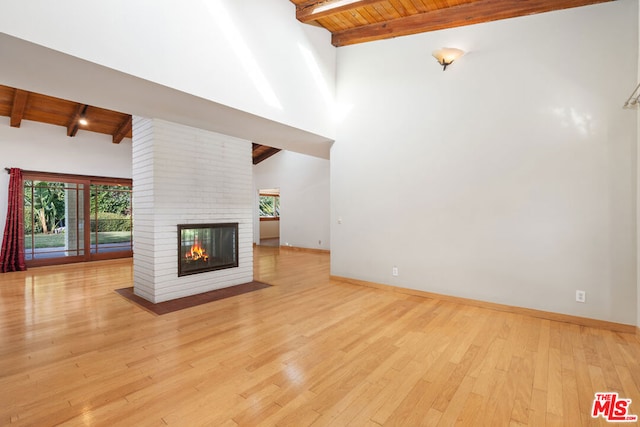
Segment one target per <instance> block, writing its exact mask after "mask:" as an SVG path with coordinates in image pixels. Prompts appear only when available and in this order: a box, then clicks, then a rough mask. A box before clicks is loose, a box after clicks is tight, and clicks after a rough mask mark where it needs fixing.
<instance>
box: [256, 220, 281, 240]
mask: <svg viewBox="0 0 640 427" xmlns="http://www.w3.org/2000/svg"><path fill="white" fill-rule="evenodd" d="M279 237H280V221H260V239H277V238H279Z"/></svg>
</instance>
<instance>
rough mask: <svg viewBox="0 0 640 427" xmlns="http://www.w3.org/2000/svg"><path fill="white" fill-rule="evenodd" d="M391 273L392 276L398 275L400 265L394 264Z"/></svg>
mask: <svg viewBox="0 0 640 427" xmlns="http://www.w3.org/2000/svg"><path fill="white" fill-rule="evenodd" d="M391 275H392V276H397V275H398V267H396V266H393V268H392V269H391Z"/></svg>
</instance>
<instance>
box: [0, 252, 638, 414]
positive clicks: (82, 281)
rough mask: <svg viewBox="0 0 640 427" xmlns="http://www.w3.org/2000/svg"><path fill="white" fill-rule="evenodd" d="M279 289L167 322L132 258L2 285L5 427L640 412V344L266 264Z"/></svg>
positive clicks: (294, 259) (302, 260)
mask: <svg viewBox="0 0 640 427" xmlns="http://www.w3.org/2000/svg"><path fill="white" fill-rule="evenodd" d="M255 251H256V252H255V257H256V260H255V278H256V280H261V281H264V282H267V283H271V284H273V285H274V286H273V287H271V288H268V289H263V290H260V291H256V292H252V293H249V294H244V295H240V296H236V297H233V298H230V299H226V300H221V301H216V302H213V303H209V304H205V305H201V306H198V307H193V308H190V309H186V310H182V311H178V312H175V313H171V314H167V315H163V316H155V315H153V314H150V313H149V312H147V311H145V310H143V309H141V308H139V307H138V306H136V305H134V304H133V303H131V302H130V301H128V300H126V299H124V298H123V297H121V296H119V295H118V294H116V293H115V292H114V289H117V288H123V287H128V286H131V285H132V267H131V261H130V260H117V261H103V262H96V263H87V264H76V265H70V266H61V267H43V268H39V269H35V268H34V269H32V270H30V271H27V272H22V273H7V274H4V275H0V425H8V424H10V425H14V424H15V425H33V426H48V425H57V424H64V425H104V426H116V425H123V426H164V425H175V426H198V425H208V426H235V425H243V426H244V425H246V426H253V425H265V426H270V425H290V426H307V425H314V426H326V425H330V426H344V425H354V426H378V425H402V426H418V425H453V424H460V425H473V426H475V425H488V426H506V425H531V426H544V425H567V426H579V425H592V424H593V425H605V424H606V423H605V422H604V421H603V420H602V418H600V419H598V420H593V419H592V418H591V417H590V412H591V405H592V402H593V398H594V393H595V392H597V391H615V392H618V393H619V394H620V396H621V397H625V398H630V399H632V404H631V406H630V409H631V413H633V414H637V415H640V391H639V390H640V339H639V338H638V337H636V336H635V335H633V334H625V333H615V332H611V331H607V330H602V329H594V328H588V327H581V326H576V325H571V324H568V323H561V322H554V321H549V320H542V319H537V318H532V317H527V316H523V315H518V314H513V313H505V312H499V311H493V310H488V309H484V308H479V307H471V306H465V305H460V304H456V303H453V302H446V301H441V300H437V299H427V298H421V297H418V296H411V295H403V294H399V293H395V292H389V291H385V290H379V289H372V288H366V287H360V286H356V285H350V284H345V283H339V282H330V280H329V256H328V255H326V254H316V253H305V252H296V251H282V254H279V251H278V250H277V249H276V248H259V247H258V248H256V249H255Z"/></svg>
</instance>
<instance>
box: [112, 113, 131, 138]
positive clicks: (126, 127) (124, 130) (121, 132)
mask: <svg viewBox="0 0 640 427" xmlns="http://www.w3.org/2000/svg"><path fill="white" fill-rule="evenodd" d="M132 123H133V117H132V116H131V115H127V117H126V118H125V120H124V121H123V122H122V124H121V125H120V127H119V128H118V129H117V130H116V132H115V133H114V134H113V143H114V144H120V143H121V142H122V140H123V139H124V138H125V136H127V135H128V134H129V132H131V125H132Z"/></svg>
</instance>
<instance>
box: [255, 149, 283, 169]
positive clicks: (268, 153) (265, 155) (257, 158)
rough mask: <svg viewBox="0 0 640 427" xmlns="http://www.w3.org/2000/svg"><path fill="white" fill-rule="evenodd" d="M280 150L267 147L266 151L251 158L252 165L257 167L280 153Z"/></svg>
mask: <svg viewBox="0 0 640 427" xmlns="http://www.w3.org/2000/svg"><path fill="white" fill-rule="evenodd" d="M280 151H281V150H280V148H273V147H268V150H266V151H264V152H263V153H262V154H259V155H257V156H255V157H254V158H253V164H254V165H257V164H258V163H260V162H262V161H264V160H267V159H268V158H269V157H271V156H273V155H274V154H278V153H279V152H280Z"/></svg>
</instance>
